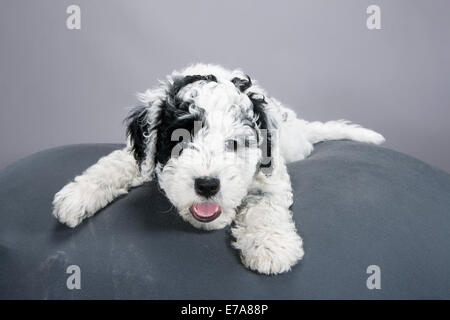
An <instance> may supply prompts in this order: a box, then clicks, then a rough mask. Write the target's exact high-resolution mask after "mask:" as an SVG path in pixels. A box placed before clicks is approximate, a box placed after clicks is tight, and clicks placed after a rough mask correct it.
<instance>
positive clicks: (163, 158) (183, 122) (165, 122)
mask: <svg viewBox="0 0 450 320" xmlns="http://www.w3.org/2000/svg"><path fill="white" fill-rule="evenodd" d="M195 121H202V114H200V113H198V114H193V115H188V116H186V117H183V118H181V119H180V118H177V117H176V116H175V115H174V114H173V113H169V112H167V113H164V115H163V116H162V118H161V123H160V125H159V127H158V128H159V129H158V133H157V140H156V152H155V160H156V162H158V163H160V164H162V165H165V164H166V163H167V161H169V159H170V157H171V155H172V150H173V148H174V147H175V146H176V145H177V144H178V143H179V142H181V141H172V139H171V138H172V133H173V131H174V130H176V129H185V130H187V131H188V132H190V134H191V137H192V136H193V135H194V122H195Z"/></svg>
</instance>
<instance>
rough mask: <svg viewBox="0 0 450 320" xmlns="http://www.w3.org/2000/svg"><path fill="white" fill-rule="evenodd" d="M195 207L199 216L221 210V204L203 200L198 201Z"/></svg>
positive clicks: (208, 215)
mask: <svg viewBox="0 0 450 320" xmlns="http://www.w3.org/2000/svg"><path fill="white" fill-rule="evenodd" d="M194 208H195V212H196V213H197V214H198V215H199V216H202V217H210V216H212V215H213V214H215V213H216V212H217V211H218V210H219V205H218V204H217V203H214V202H202V203H197V204H196V205H195V206H194Z"/></svg>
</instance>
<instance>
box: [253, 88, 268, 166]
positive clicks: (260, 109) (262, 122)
mask: <svg viewBox="0 0 450 320" xmlns="http://www.w3.org/2000/svg"><path fill="white" fill-rule="evenodd" d="M258 96H259V95H257V94H255V93H249V95H248V97H249V98H250V101H251V102H252V104H253V112H254V113H255V114H256V115H258V120H257V125H258V128H259V129H260V130H261V129H265V130H266V132H267V137H266V139H265V140H264V141H262V152H263V159H262V163H261V165H260V167H263V168H269V167H271V166H272V160H271V158H272V134H271V126H270V124H269V119H268V117H267V114H266V111H265V106H266V101H265V99H264V97H263V98H260V97H258ZM259 139H260V138H259Z"/></svg>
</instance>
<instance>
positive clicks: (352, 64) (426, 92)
mask: <svg viewBox="0 0 450 320" xmlns="http://www.w3.org/2000/svg"><path fill="white" fill-rule="evenodd" d="M70 4H78V5H80V6H81V10H82V29H81V30H73V31H71V30H68V29H67V28H66V24H65V23H66V18H67V16H68V15H67V14H66V8H67V6H68V5H70ZM370 4H377V5H379V6H380V7H381V10H382V13H381V19H382V30H374V31H370V30H368V29H367V28H366V18H367V14H366V8H367V6H368V5H370ZM449 14H450V2H449V1H445V0H442V1H438V0H433V1H425V0H421V1H406V0H405V1H379V0H371V1H362V0H355V1H318V0H310V1H277V2H275V1H248V0H238V1H235V0H233V1H230V0H228V1H221V2H219V1H206V0H195V1H192V0H191V1H178V2H175V1H158V2H156V1H110V0H108V1H106V0H103V1H100V0H97V1H76V2H75V1H56V0H54V1H48V0H45V1H42V0H41V1H31V0H30V1H17V0H14V1H13V0H10V1H5V0H2V2H1V10H0V46H1V49H0V74H1V76H0V147H1V152H0V168H2V167H4V166H6V165H7V164H9V163H11V162H13V161H15V160H17V159H18V158H21V157H23V156H26V155H28V154H31V153H33V152H36V151H39V150H42V149H45V148H49V147H53V146H58V145H64V144H71V143H84V142H123V141H124V128H123V124H122V119H123V118H124V117H125V115H126V113H127V107H130V106H133V105H135V104H136V103H137V100H136V99H135V93H137V92H140V91H144V90H145V89H147V88H148V87H152V86H154V85H155V84H156V83H157V81H156V79H162V78H164V76H165V75H166V74H167V73H170V72H171V71H172V70H173V69H179V68H182V67H183V66H186V65H187V64H189V63H192V62H212V63H219V64H222V65H224V66H226V67H230V68H233V67H241V68H242V69H243V70H244V71H246V72H247V73H248V74H249V75H251V76H252V77H253V78H255V79H258V80H259V81H260V83H261V84H262V85H263V87H265V88H266V89H267V90H268V91H269V93H270V94H271V95H273V96H275V97H277V98H278V99H280V100H281V101H283V102H284V103H286V104H288V105H289V106H291V107H292V108H294V109H295V110H296V111H297V113H298V114H299V115H301V116H302V117H303V118H305V119H307V120H322V121H325V120H333V119H341V118H345V119H349V120H352V121H353V122H356V123H359V124H362V125H363V126H366V127H369V128H373V129H376V130H377V131H379V132H381V133H382V134H384V135H385V137H386V138H387V143H386V144H385V146H387V147H390V148H393V149H395V150H398V151H402V152H405V153H407V154H410V155H413V156H415V157H417V158H419V159H422V160H424V161H427V162H429V163H431V164H433V165H436V166H438V167H440V168H442V169H445V170H447V171H450V148H449V136H450V128H449V126H448V124H447V122H448V120H449V115H450V108H449V107H450V102H449V101H450V90H449V83H450V81H449V79H448V77H449V74H450V73H449V71H450V63H449V62H450V36H449V30H450V19H449Z"/></svg>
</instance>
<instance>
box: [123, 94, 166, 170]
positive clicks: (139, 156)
mask: <svg viewBox="0 0 450 320" xmlns="http://www.w3.org/2000/svg"><path fill="white" fill-rule="evenodd" d="M164 97H165V91H164V90H153V91H147V92H146V93H144V94H141V95H140V100H141V101H142V102H144V103H145V104H146V105H143V106H139V107H136V108H134V109H133V110H131V112H130V113H129V115H128V117H127V118H126V119H125V122H126V126H127V130H126V132H127V138H128V139H127V140H128V143H127V147H128V148H129V150H130V152H131V153H132V154H133V156H134V158H135V159H136V163H137V164H138V166H139V169H140V170H141V172H142V174H143V175H144V176H147V177H150V176H152V174H153V171H154V169H155V147H156V138H157V128H158V124H159V122H160V114H161V108H162V104H163V99H164Z"/></svg>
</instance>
